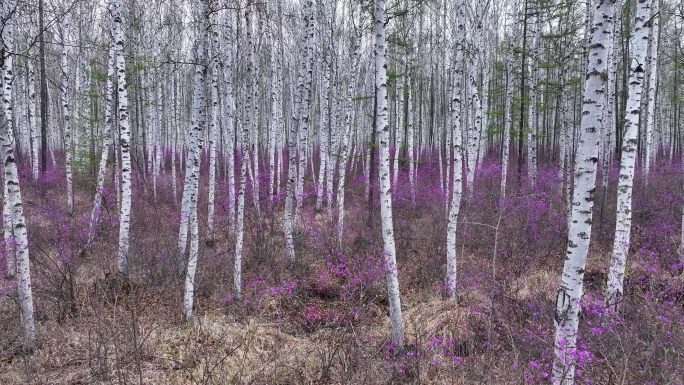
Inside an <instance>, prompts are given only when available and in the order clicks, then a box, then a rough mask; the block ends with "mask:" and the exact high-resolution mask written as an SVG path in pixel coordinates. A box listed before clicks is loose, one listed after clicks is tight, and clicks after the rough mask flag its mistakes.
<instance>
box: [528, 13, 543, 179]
mask: <svg viewBox="0 0 684 385" xmlns="http://www.w3.org/2000/svg"><path fill="white" fill-rule="evenodd" d="M531 11H532V12H531V14H530V21H529V26H528V30H529V34H530V37H531V38H532V41H531V43H530V44H531V48H532V50H531V52H530V57H529V60H530V62H529V66H528V68H529V77H528V88H529V93H530V96H529V99H530V101H529V103H528V110H527V125H528V130H529V133H528V135H527V149H528V152H529V154H528V156H527V165H528V173H529V175H530V181H531V183H532V186H536V185H537V130H538V128H539V125H538V123H537V83H538V77H539V67H538V65H537V62H538V61H539V39H540V34H541V29H540V26H539V15H538V13H539V6H538V5H537V3H536V1H535V0H533V1H532V10H531Z"/></svg>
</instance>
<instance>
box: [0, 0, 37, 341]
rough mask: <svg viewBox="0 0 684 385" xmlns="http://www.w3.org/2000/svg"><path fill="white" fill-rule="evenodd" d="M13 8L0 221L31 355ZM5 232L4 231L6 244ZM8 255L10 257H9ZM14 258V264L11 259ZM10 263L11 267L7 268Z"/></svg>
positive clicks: (7, 35)
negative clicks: (0, 220) (18, 156)
mask: <svg viewBox="0 0 684 385" xmlns="http://www.w3.org/2000/svg"><path fill="white" fill-rule="evenodd" d="M15 8H16V4H15V2H14V1H5V2H3V4H2V17H3V19H4V20H6V22H5V25H4V26H3V29H2V46H3V52H2V54H3V56H2V70H3V71H2V101H3V106H2V115H0V127H2V132H0V142H1V144H2V154H3V162H2V169H3V172H4V178H3V179H4V205H3V208H4V210H3V220H4V222H5V226H6V227H5V228H7V226H8V225H11V227H10V232H9V235H10V236H9V241H10V243H13V244H14V246H13V247H12V248H8V249H6V250H5V252H6V253H8V254H7V259H8V270H9V269H12V270H11V271H10V274H11V275H14V273H15V272H16V277H17V292H18V295H19V306H20V310H19V311H20V319H21V326H22V329H23V330H24V350H25V351H27V352H32V351H33V350H34V349H35V347H36V330H35V325H34V317H33V292H32V288H31V287H32V286H31V270H30V263H29V248H28V246H29V245H28V236H27V231H26V219H25V218H24V211H23V210H24V209H23V203H22V199H21V190H20V187H19V172H18V170H17V164H16V161H15V154H14V132H13V129H12V116H13V111H12V83H13V82H14V68H13V59H14V19H16V17H17V15H16V14H13V12H14V10H15ZM7 235H8V233H7V232H5V236H6V239H5V240H6V241H7V240H8V239H7ZM9 253H11V256H10V254H9ZM15 258H16V265H15V262H14V260H15ZM10 264H11V266H10Z"/></svg>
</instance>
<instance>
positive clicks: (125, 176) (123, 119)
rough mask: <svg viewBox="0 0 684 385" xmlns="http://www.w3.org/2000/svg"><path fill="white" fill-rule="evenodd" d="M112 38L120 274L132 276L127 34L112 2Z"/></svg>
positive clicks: (117, 6)
mask: <svg viewBox="0 0 684 385" xmlns="http://www.w3.org/2000/svg"><path fill="white" fill-rule="evenodd" d="M110 7H111V9H110V12H111V15H112V36H113V39H114V47H115V52H116V73H117V87H118V89H117V96H118V114H117V115H118V120H119V136H120V137H119V145H120V146H121V213H120V216H119V253H118V258H117V270H118V272H119V273H120V274H122V275H125V276H127V275H128V249H129V238H128V233H129V228H130V220H131V152H130V147H131V146H130V137H131V130H130V127H129V124H128V91H127V89H126V62H125V59H124V33H123V31H122V28H121V4H120V2H119V0H111V4H110Z"/></svg>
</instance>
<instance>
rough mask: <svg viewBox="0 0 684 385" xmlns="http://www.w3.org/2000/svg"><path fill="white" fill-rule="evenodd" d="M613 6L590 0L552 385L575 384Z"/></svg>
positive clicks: (608, 0) (611, 1) (604, 0)
mask: <svg viewBox="0 0 684 385" xmlns="http://www.w3.org/2000/svg"><path fill="white" fill-rule="evenodd" d="M614 4H615V0H596V1H594V3H593V22H592V24H591V29H590V32H591V41H590V45H589V50H588V66H587V72H586V81H585V87H584V92H583V112H582V120H581V123H580V138H579V142H578V147H577V156H576V163H575V188H574V194H573V204H572V213H571V222H570V229H569V232H568V246H567V255H566V258H565V264H564V266H563V275H562V277H561V284H560V288H559V290H558V296H557V299H556V309H555V317H554V321H555V322H554V326H555V329H556V335H555V341H554V354H555V359H554V363H553V383H554V384H555V385H571V384H574V383H575V363H576V361H577V349H576V346H577V345H576V344H577V330H578V326H579V309H580V303H579V302H580V299H581V298H582V289H583V286H582V283H583V282H582V280H583V278H584V269H585V265H586V261H587V254H588V251H589V250H588V249H589V240H590V238H591V229H592V209H593V206H594V198H595V197H594V195H595V191H596V169H597V163H598V150H599V145H600V128H601V124H602V122H601V120H602V109H603V107H604V106H603V103H604V100H605V98H604V96H603V95H605V93H606V78H607V71H608V66H607V56H608V50H607V49H606V46H610V43H609V39H610V38H611V32H612V23H613V14H614V12H613V11H614Z"/></svg>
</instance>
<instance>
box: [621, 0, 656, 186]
mask: <svg viewBox="0 0 684 385" xmlns="http://www.w3.org/2000/svg"><path fill="white" fill-rule="evenodd" d="M659 2H660V1H659V0H653V6H652V11H651V19H650V24H651V28H650V30H651V38H650V39H649V45H650V48H651V50H650V54H649V55H648V57H647V58H646V61H647V66H648V72H649V74H648V102H647V110H646V119H647V120H646V151H645V156H644V172H643V174H644V181H645V182H646V184H647V185H648V175H649V173H650V171H651V163H653V161H654V160H655V155H656V151H655V150H656V149H655V148H654V147H655V146H654V141H653V137H654V131H655V123H656V116H655V112H656V107H655V106H656V96H657V93H658V77H657V75H658V38H659V31H660V13H659V12H660V6H659ZM628 111H629V110H628Z"/></svg>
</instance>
